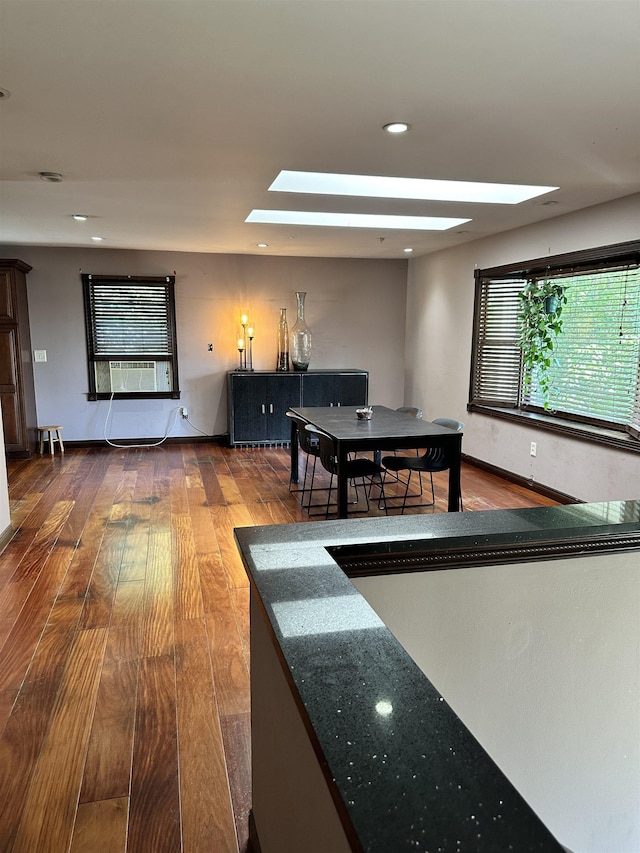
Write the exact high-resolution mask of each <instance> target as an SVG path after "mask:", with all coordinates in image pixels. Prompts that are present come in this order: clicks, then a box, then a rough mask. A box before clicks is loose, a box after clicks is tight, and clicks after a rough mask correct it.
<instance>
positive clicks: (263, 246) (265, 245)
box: [256, 243, 269, 249]
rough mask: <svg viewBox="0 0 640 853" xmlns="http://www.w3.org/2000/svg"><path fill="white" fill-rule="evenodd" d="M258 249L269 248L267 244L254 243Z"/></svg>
mask: <svg viewBox="0 0 640 853" xmlns="http://www.w3.org/2000/svg"><path fill="white" fill-rule="evenodd" d="M256 245H257V247H258V248H259V249H267V248H268V247H269V244H268V243H256Z"/></svg>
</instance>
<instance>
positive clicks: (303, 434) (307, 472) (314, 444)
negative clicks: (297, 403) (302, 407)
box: [285, 412, 328, 515]
mask: <svg viewBox="0 0 640 853" xmlns="http://www.w3.org/2000/svg"><path fill="white" fill-rule="evenodd" d="M285 414H286V416H287V417H288V418H289V419H290V420H292V421H293V423H294V424H295V426H296V429H297V432H298V447H299V449H300V450H301V451H302V452H303V453H304V455H305V456H304V475H303V477H302V486H300V485H299V481H300V478H299V476H298V486H297V487H296V485H295V484H294V483H293V481H292V480H291V479H290V480H289V491H290V492H297V493H298V494H299V495H300V506H301V507H302V509H306V511H307V512H308V513H309V515H319V514H321V513H313V512H311V498H312V495H313V493H314V492H326V491H328V490H327V488H326V487H315V486H314V482H315V476H316V462H317V461H318V459H319V457H320V442H319V441H318V439H317V437H315V436H313V435H312V434H311V433H310V432H307V430H306V429H305V427H306V425H307V422H306V421H305V420H303V419H302V418H300V417H298V416H297V415H296V414H294V413H293V412H285ZM307 483H308V484H309V485H308V486H307Z"/></svg>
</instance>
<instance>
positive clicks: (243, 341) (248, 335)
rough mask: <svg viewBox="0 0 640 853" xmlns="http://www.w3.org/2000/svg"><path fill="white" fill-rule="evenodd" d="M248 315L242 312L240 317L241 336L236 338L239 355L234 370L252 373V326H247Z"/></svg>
mask: <svg viewBox="0 0 640 853" xmlns="http://www.w3.org/2000/svg"><path fill="white" fill-rule="evenodd" d="M247 323H248V317H247V315H246V314H243V315H242V317H240V325H241V326H242V337H241V338H238V354H239V356H240V359H239V364H238V367H236V371H242V372H243V373H253V338H254V335H253V328H252V327H251V326H249V327H247ZM247 340H248V341H249V347H248V350H249V362H248V364H247Z"/></svg>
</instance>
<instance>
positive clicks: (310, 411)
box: [290, 406, 462, 518]
mask: <svg viewBox="0 0 640 853" xmlns="http://www.w3.org/2000/svg"><path fill="white" fill-rule="evenodd" d="M357 409H358V407H357V406H302V407H297V406H296V407H294V406H292V407H291V408H290V411H291V412H293V413H294V414H295V415H297V416H298V417H299V418H301V419H302V420H304V421H306V422H307V423H308V424H311V425H312V426H314V427H316V428H317V429H319V430H322V431H323V432H325V433H326V434H327V435H328V436H329V437H330V438H331V439H332V441H333V443H334V447H335V455H336V465H337V491H338V500H337V511H338V517H339V518H346V517H347V510H348V499H347V491H348V477H347V476H346V475H345V466H346V462H347V460H348V458H349V454H350V453H356V452H367V451H369V452H372V453H373V454H374V458H379V457H380V455H381V451H383V450H404V449H407V450H411V449H414V450H415V449H416V448H419V449H423V448H424V449H426V448H430V447H433V448H442V449H444V450H445V451H446V452H447V454H448V456H449V459H450V462H451V464H450V466H449V496H448V507H447V508H448V511H449V512H458V510H459V509H460V459H461V454H462V432H457V431H456V430H453V429H449V428H448V427H444V426H441V425H440V424H434V423H432V422H431V421H427V420H423V419H422V418H414V417H409V416H408V415H406V414H403V413H402V412H398V411H396V410H395V409H389V408H387V406H372V407H371V409H372V415H371V418H370V419H369V420H366V419H360V418H358V415H357ZM291 481H292V482H293V483H297V482H298V427H297V426H296V423H295V421H293V420H292V423H291Z"/></svg>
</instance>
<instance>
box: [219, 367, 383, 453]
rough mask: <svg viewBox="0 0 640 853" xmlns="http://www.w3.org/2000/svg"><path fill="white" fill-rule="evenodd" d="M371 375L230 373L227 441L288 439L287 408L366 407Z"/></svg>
mask: <svg viewBox="0 0 640 853" xmlns="http://www.w3.org/2000/svg"><path fill="white" fill-rule="evenodd" d="M368 381H369V374H368V373H367V372H366V371H363V370H340V371H336V370H314V371H308V372H305V373H302V372H301V373H296V372H295V371H292V372H289V373H284V372H282V373H279V372H276V371H273V372H271V371H255V372H252V373H241V372H239V371H231V372H230V373H229V375H228V383H227V389H228V406H229V408H228V412H229V443H230V444H231V445H232V446H233V445H238V444H284V443H288V442H289V441H290V439H291V422H290V421H289V419H288V418H287V416H286V411H287V409H289V408H290V407H291V406H334V405H343V406H364V405H366V403H367V394H368Z"/></svg>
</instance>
